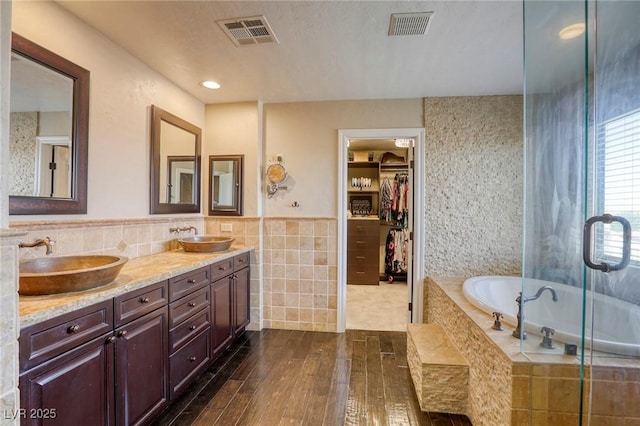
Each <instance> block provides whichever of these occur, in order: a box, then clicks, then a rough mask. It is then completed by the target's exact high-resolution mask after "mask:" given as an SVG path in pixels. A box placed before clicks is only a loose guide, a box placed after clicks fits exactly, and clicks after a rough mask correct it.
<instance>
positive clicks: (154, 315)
mask: <svg viewBox="0 0 640 426" xmlns="http://www.w3.org/2000/svg"><path fill="white" fill-rule="evenodd" d="M249 260H250V256H249V253H244V254H240V255H237V256H235V257H233V258H229V259H226V260H221V261H219V262H217V263H214V264H212V265H210V266H205V267H202V268H198V269H196V270H193V271H190V272H187V273H185V274H182V275H179V276H177V277H174V278H171V279H169V280H165V281H161V282H159V283H156V284H152V285H149V286H146V287H144V288H141V289H138V290H134V291H130V292H128V293H125V294H123V295H120V296H117V297H115V298H113V299H109V300H106V301H103V302H100V303H97V304H95V305H92V306H88V307H85V308H81V309H78V310H77V311H73V312H69V313H66V314H63V315H60V316H58V317H55V318H52V319H49V320H46V321H43V322H41V323H38V324H35V325H32V326H29V327H25V328H24V329H22V330H21V333H20V385H19V386H20V395H21V397H20V398H21V400H20V404H21V407H22V408H23V409H24V410H23V411H21V412H20V413H21V414H22V419H21V422H22V424H25V425H32V424H33V425H35V424H38V425H40V424H42V423H46V424H47V425H63V426H67V425H70V424H92V425H94V424H95V425H107V426H112V425H116V426H120V425H123V426H124V425H126V426H130V425H140V424H149V423H151V422H152V421H153V419H154V418H155V417H157V415H158V414H160V412H161V411H162V410H163V409H164V408H166V406H167V405H168V404H169V403H170V401H171V400H172V399H174V398H175V397H177V396H178V395H179V394H180V393H182V392H183V391H184V390H185V389H186V388H187V387H188V386H189V385H190V384H191V383H192V382H193V380H194V379H195V378H196V377H197V376H198V374H200V373H201V372H202V371H203V370H204V369H205V368H207V367H208V366H209V364H210V363H211V361H212V360H213V359H214V358H215V357H216V356H217V355H219V354H220V353H222V352H223V351H224V350H225V349H226V348H228V347H229V345H230V344H231V343H232V342H233V340H234V338H235V337H237V336H239V335H240V334H242V332H243V331H244V329H245V327H246V325H247V324H248V323H249V281H250V274H249V270H250V268H249Z"/></svg>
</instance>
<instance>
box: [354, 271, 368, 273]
mask: <svg viewBox="0 0 640 426" xmlns="http://www.w3.org/2000/svg"><path fill="white" fill-rule="evenodd" d="M356 274H366V272H362V271H356Z"/></svg>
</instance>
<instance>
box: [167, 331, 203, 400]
mask: <svg viewBox="0 0 640 426" xmlns="http://www.w3.org/2000/svg"><path fill="white" fill-rule="evenodd" d="M210 359H211V339H209V328H207V329H206V330H205V331H203V332H202V333H200V334H199V335H198V336H196V337H195V338H194V339H193V340H192V341H190V342H189V343H187V344H186V345H185V346H184V347H183V348H181V349H179V350H178V351H177V352H176V353H174V354H173V355H171V356H170V357H169V377H170V378H169V383H170V384H171V390H170V395H169V398H171V399H173V398H174V397H175V396H176V395H178V394H179V393H180V392H182V391H183V390H184V389H185V388H186V387H187V386H189V384H190V383H191V381H192V380H193V379H194V378H195V376H196V375H197V374H198V373H200V371H202V370H203V369H204V368H205V367H206V366H207V364H208V362H209V360H210Z"/></svg>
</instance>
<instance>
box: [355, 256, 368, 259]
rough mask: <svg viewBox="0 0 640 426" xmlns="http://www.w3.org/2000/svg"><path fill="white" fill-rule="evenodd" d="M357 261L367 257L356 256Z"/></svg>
mask: <svg viewBox="0 0 640 426" xmlns="http://www.w3.org/2000/svg"><path fill="white" fill-rule="evenodd" d="M356 259H366V257H365V256H356Z"/></svg>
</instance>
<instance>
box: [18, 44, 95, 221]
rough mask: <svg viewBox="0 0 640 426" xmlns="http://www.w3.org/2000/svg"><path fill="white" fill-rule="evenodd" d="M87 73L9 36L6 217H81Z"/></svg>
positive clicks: (84, 198)
mask: <svg viewBox="0 0 640 426" xmlns="http://www.w3.org/2000/svg"><path fill="white" fill-rule="evenodd" d="M89 78H90V73H89V71H87V70H86V69H84V68H82V67H80V66H78V65H76V64H74V63H73V62H71V61H69V60H67V59H65V58H63V57H61V56H59V55H57V54H55V53H53V52H51V51H49V50H47V49H45V48H43V47H42V46H39V45H37V44H35V43H33V42H31V41H29V40H27V39H25V38H24V37H22V36H20V35H18V34H15V33H12V34H11V99H10V118H9V173H8V175H9V214H12V215H20V214H34V215H35V214H85V213H86V212H87V152H88V149H87V144H88V134H89Z"/></svg>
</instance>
